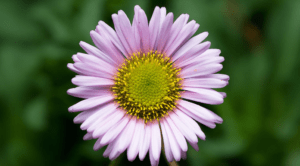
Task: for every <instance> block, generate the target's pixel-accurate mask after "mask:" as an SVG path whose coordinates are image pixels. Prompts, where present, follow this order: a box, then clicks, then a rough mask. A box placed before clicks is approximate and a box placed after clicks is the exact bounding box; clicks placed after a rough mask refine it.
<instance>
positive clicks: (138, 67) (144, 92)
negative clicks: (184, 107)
mask: <svg viewBox="0 0 300 166" xmlns="http://www.w3.org/2000/svg"><path fill="white" fill-rule="evenodd" d="M180 70H181V69H180V68H176V67H174V66H173V65H172V62H171V61H170V59H169V58H168V57H166V56H165V55H164V54H159V53H157V52H152V51H150V52H148V53H146V54H145V53H140V52H137V53H134V54H133V55H132V56H131V57H130V58H128V59H126V60H125V62H124V63H123V64H122V65H121V66H120V67H119V68H118V71H117V73H116V75H115V77H114V82H115V83H114V85H113V86H112V88H111V91H112V92H113V94H114V96H115V101H116V102H117V103H118V104H119V105H120V108H122V109H123V110H125V111H126V113H127V114H129V115H132V116H136V117H137V118H138V119H139V118H143V119H144V120H145V123H147V122H149V121H150V122H151V121H152V120H159V119H160V118H162V117H164V116H166V115H168V112H169V111H173V109H174V108H175V106H176V101H177V100H178V99H179V97H180V91H181V90H182V88H181V84H180V82H181V80H182V78H180V77H179V74H180Z"/></svg>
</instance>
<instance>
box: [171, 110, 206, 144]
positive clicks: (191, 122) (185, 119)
mask: <svg viewBox="0 0 300 166" xmlns="http://www.w3.org/2000/svg"><path fill="white" fill-rule="evenodd" d="M175 114H177V115H178V118H179V119H181V121H183V122H185V124H186V125H187V126H188V127H189V128H190V129H192V130H193V131H194V132H195V134H196V135H197V136H198V137H199V138H200V139H202V140H205V134H204V133H203V131H202V130H201V128H200V126H199V125H198V124H197V123H196V122H195V121H194V120H193V119H191V118H190V117H189V116H187V115H186V114H185V113H183V112H182V111H181V110H179V109H177V110H176V111H175Z"/></svg>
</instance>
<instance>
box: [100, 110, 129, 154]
mask: <svg viewBox="0 0 300 166" xmlns="http://www.w3.org/2000/svg"><path fill="white" fill-rule="evenodd" d="M129 120H130V117H128V116H127V115H125V116H124V117H123V119H121V120H120V121H119V123H118V124H116V125H115V126H114V127H112V128H111V129H110V130H109V131H108V132H107V133H105V134H104V135H103V137H102V140H101V142H100V143H101V145H106V144H108V143H111V142H113V141H114V140H115V139H116V138H117V137H118V136H119V137H120V134H121V132H122V131H123V129H124V128H125V127H126V125H127V124H128V122H129ZM120 139H121V140H122V139H123V137H120ZM116 143H117V142H116ZM116 145H117V144H116ZM116 148H117V147H116ZM116 150H117V149H116Z"/></svg>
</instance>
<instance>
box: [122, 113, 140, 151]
mask: <svg viewBox="0 0 300 166" xmlns="http://www.w3.org/2000/svg"><path fill="white" fill-rule="evenodd" d="M135 126H136V118H135V117H133V118H131V119H130V121H129V123H128V125H127V126H126V128H125V129H124V131H123V132H122V135H121V137H122V141H120V142H119V143H118V151H119V152H120V153H123V152H124V151H125V150H126V149H127V147H128V146H129V144H130V142H131V139H132V135H133V132H134V129H135Z"/></svg>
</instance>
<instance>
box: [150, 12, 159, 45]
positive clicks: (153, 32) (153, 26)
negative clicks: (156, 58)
mask: <svg viewBox="0 0 300 166" xmlns="http://www.w3.org/2000/svg"><path fill="white" fill-rule="evenodd" d="M159 27H160V8H159V7H155V9H154V11H153V14H152V17H151V19H150V22H149V33H150V49H151V50H154V46H155V42H156V38H157V35H158V32H159Z"/></svg>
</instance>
